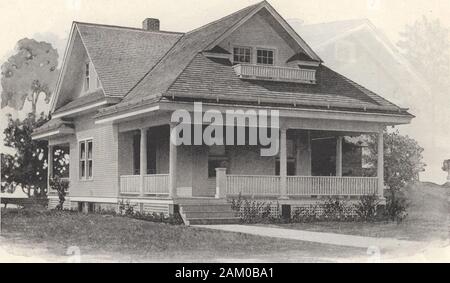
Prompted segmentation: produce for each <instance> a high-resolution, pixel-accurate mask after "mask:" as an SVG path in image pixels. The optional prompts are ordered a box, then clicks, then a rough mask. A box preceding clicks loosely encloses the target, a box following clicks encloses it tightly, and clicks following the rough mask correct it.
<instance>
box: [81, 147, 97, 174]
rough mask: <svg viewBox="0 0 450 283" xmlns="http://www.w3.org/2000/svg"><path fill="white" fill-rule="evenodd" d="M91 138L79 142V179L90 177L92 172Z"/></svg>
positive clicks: (92, 149)
mask: <svg viewBox="0 0 450 283" xmlns="http://www.w3.org/2000/svg"><path fill="white" fill-rule="evenodd" d="M93 147H94V144H93V142H92V140H86V141H82V142H80V179H92V177H93V176H94V174H93V167H94V163H93V162H94V161H93V151H94V148H93Z"/></svg>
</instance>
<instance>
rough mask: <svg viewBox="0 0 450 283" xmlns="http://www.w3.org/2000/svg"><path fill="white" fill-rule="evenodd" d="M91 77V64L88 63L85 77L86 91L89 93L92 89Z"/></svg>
mask: <svg viewBox="0 0 450 283" xmlns="http://www.w3.org/2000/svg"><path fill="white" fill-rule="evenodd" d="M90 76H91V70H90V66H89V63H86V65H85V75H84V91H85V92H88V91H89V87H90Z"/></svg>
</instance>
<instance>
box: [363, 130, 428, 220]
mask: <svg viewBox="0 0 450 283" xmlns="http://www.w3.org/2000/svg"><path fill="white" fill-rule="evenodd" d="M383 142H384V180H385V184H386V186H387V188H388V189H389V190H388V192H389V193H388V194H387V195H386V198H387V202H386V209H385V211H386V215H387V216H388V217H389V218H390V219H391V220H397V221H401V220H402V219H403V218H404V217H406V209H407V207H408V205H409V204H408V201H407V199H406V195H405V190H404V189H405V188H406V187H407V185H408V184H411V183H413V182H416V181H419V173H420V172H423V171H424V170H425V166H426V164H425V163H423V161H422V159H423V157H422V152H423V148H422V147H420V145H419V144H418V143H417V141H415V140H414V139H412V138H410V137H408V136H402V135H400V134H399V132H398V130H397V131H395V132H392V133H388V132H384V134H383ZM368 145H369V150H370V155H369V162H370V164H374V165H376V164H377V163H378V161H377V159H378V158H377V155H378V139H377V138H376V136H371V137H369V140H368ZM372 175H373V176H376V166H374V168H372Z"/></svg>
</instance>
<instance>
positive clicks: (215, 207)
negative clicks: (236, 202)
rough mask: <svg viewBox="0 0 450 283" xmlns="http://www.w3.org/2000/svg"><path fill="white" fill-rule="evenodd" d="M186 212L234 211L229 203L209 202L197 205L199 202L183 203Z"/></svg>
mask: <svg viewBox="0 0 450 283" xmlns="http://www.w3.org/2000/svg"><path fill="white" fill-rule="evenodd" d="M181 207H182V208H183V211H185V212H190V211H193V212H199V211H202V212H233V210H232V209H231V206H230V205H229V204H207V205H197V204H183V205H182V206H181Z"/></svg>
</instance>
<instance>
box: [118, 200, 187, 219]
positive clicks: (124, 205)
mask: <svg viewBox="0 0 450 283" xmlns="http://www.w3.org/2000/svg"><path fill="white" fill-rule="evenodd" d="M118 206H119V215H122V216H126V217H129V218H133V219H138V220H143V221H149V222H156V223H167V224H172V225H180V224H183V219H182V218H181V216H180V215H179V214H175V215H170V216H168V217H167V216H165V215H164V213H160V214H158V213H145V212H139V211H136V210H135V208H136V207H137V206H138V204H131V203H130V201H128V200H126V201H124V200H121V201H119V203H118Z"/></svg>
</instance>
